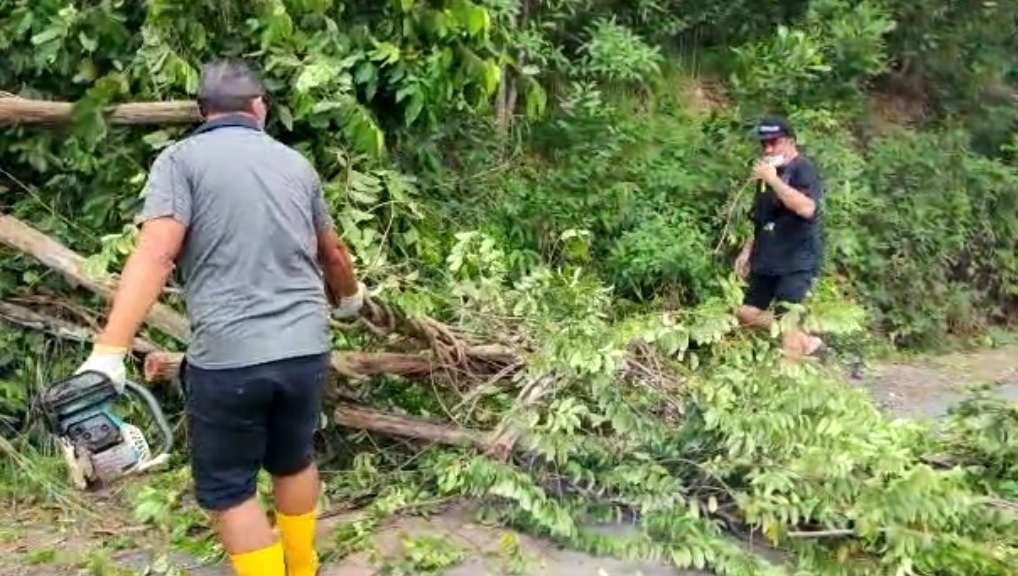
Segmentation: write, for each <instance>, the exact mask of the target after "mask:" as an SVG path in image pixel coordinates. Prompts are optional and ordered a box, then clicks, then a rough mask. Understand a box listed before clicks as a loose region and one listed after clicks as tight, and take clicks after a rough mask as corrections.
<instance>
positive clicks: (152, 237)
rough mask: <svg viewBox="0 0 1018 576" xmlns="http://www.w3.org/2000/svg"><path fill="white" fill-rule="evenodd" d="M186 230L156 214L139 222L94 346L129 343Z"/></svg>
mask: <svg viewBox="0 0 1018 576" xmlns="http://www.w3.org/2000/svg"><path fill="white" fill-rule="evenodd" d="M185 232H186V228H185V227H184V225H183V224H181V223H180V222H178V221H176V220H174V219H173V218H157V219H154V220H150V221H148V222H146V223H145V224H144V225H142V227H141V233H140V235H139V238H138V245H137V247H136V248H135V249H134V251H133V252H132V253H131V256H130V257H129V258H128V260H127V264H126V265H125V266H124V272H123V274H121V277H120V286H119V288H118V289H117V294H116V296H115V297H114V298H113V306H112V308H111V310H110V315H109V319H108V320H107V322H106V327H105V328H104V329H103V331H102V333H100V334H99V337H98V338H96V341H95V343H96V346H97V347H104V348H116V349H126V348H128V347H130V345H131V342H132V341H133V340H134V336H135V334H137V332H138V329H139V327H140V326H141V323H142V321H143V320H144V318H145V315H146V314H148V311H149V309H150V308H151V307H152V305H153V304H155V302H156V300H158V299H159V294H160V293H161V292H162V290H163V287H164V286H165V285H166V281H167V280H168V279H169V277H170V272H172V270H173V263H174V261H175V260H176V258H177V253H178V252H179V251H180V247H181V245H182V244H183V242H184V234H185Z"/></svg>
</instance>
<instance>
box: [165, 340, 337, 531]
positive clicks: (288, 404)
mask: <svg viewBox="0 0 1018 576" xmlns="http://www.w3.org/2000/svg"><path fill="white" fill-rule="evenodd" d="M183 370H184V380H185V382H186V387H187V388H186V390H187V424H188V431H189V437H190V449H191V475H192V477H193V479H194V489H195V497H196V499H197V500H198V504H199V505H200V506H201V507H202V508H204V509H206V510H213V511H220V510H227V509H229V508H233V507H234V506H237V505H238V504H241V503H242V502H244V501H245V500H247V499H249V498H251V497H253V496H254V495H255V486H256V484H255V482H256V480H257V476H258V472H259V471H260V470H261V469H262V468H264V469H265V470H267V471H268V472H269V473H270V474H272V475H273V476H290V475H293V474H296V473H298V472H301V471H303V470H305V469H306V468H307V467H308V466H309V465H310V464H311V463H312V462H313V459H314V434H315V430H317V428H318V423H319V414H320V411H321V399H322V387H323V385H324V383H325V380H326V377H327V375H328V370H329V354H321V355H315V356H303V357H300V358H288V359H286V360H279V361H276V362H269V363H266V364H259V365H256V366H247V367H243V368H234V369H228V370H204V369H202V368H197V367H195V366H191V365H190V364H188V365H186V366H184V368H183Z"/></svg>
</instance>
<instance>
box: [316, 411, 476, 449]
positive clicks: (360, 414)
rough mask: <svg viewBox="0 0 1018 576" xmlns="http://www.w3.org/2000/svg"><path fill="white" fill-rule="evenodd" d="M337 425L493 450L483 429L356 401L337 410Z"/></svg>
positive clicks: (413, 438)
mask: <svg viewBox="0 0 1018 576" xmlns="http://www.w3.org/2000/svg"><path fill="white" fill-rule="evenodd" d="M335 419H336V424H339V425H340V426H344V427H346V428H355V429H357V430H367V431H369V432H378V433H379V434H387V435H389V436H401V437H403V438H410V439H412V440H427V441H428V442H433V443H436V444H445V445H449V446H464V447H474V448H477V449H479V450H482V451H487V450H489V449H490V448H489V445H490V443H489V442H488V441H487V439H486V438H487V435H486V434H484V433H483V432H477V431H474V430H465V429H462V428H453V427H452V426H447V425H443V424H436V423H434V422H428V421H425V420H420V419H415V418H407V417H405V416H398V415H396V414H388V413H386V412H380V411H378V410H371V409H369V408H363V407H360V406H354V405H352V404H342V405H340V406H339V407H338V408H336V411H335Z"/></svg>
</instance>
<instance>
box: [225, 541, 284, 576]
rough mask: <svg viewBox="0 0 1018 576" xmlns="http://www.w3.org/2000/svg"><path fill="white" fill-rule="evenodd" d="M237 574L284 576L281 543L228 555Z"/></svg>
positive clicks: (239, 575) (247, 575)
mask: <svg viewBox="0 0 1018 576" xmlns="http://www.w3.org/2000/svg"><path fill="white" fill-rule="evenodd" d="M230 564H231V565H232V566H233V572H234V573H235V574H236V575H237V576H285V574H286V565H285V564H284V563H283V545H282V544H280V543H279V542H276V543H275V544H273V545H272V546H269V547H268V548H262V549H261V550H255V551H254V552H247V553H244V554H237V555H233V556H230Z"/></svg>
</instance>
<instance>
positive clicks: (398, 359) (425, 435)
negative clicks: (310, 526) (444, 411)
mask: <svg viewBox="0 0 1018 576" xmlns="http://www.w3.org/2000/svg"><path fill="white" fill-rule="evenodd" d="M182 359H183V355H182V354H174V353H168V352H153V353H152V354H149V355H148V356H147V357H146V358H145V380H146V381H148V382H164V381H175V380H176V379H177V374H178V372H179V370H180V362H181V360H182ZM332 359H333V360H332V362H333V365H336V364H337V363H342V364H344V366H345V367H346V368H345V369H346V370H361V371H363V373H365V374H367V373H375V374H380V373H396V372H394V371H395V370H400V369H410V370H421V369H424V368H425V363H422V360H425V359H426V358H425V357H424V356H423V355H420V356H417V357H414V355H412V354H390V353H370V352H334V353H333V355H332ZM333 414H334V418H335V422H336V423H337V424H339V425H340V426H345V427H347V428H354V429H357V430H367V431H369V432H377V433H379V434H387V435H390V436H400V437H403V438H409V439H412V440H426V441H429V442H434V443H438V444H446V445H450V446H471V447H475V448H477V449H479V450H482V451H490V450H493V448H494V446H495V444H494V442H495V440H494V439H489V435H488V434H486V433H484V432H480V431H476V430H467V429H462V428H455V427H453V426H449V425H447V424H441V423H436V422H429V421H426V420H421V419H417V418H408V417H406V416H399V415H396V414H389V413H387V412H382V411H379V410H372V409H370V408H364V407H362V406H357V405H354V404H350V403H348V402H343V403H340V404H339V405H338V406H337V407H336V408H335V411H334V413H333Z"/></svg>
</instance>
